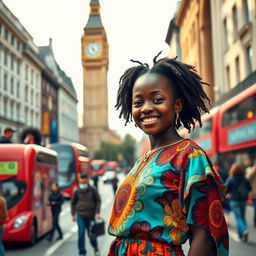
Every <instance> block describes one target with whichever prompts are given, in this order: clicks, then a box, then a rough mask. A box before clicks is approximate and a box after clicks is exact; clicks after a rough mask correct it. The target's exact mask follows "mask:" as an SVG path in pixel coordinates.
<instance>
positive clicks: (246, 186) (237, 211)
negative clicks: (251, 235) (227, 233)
mask: <svg viewBox="0 0 256 256" xmlns="http://www.w3.org/2000/svg"><path fill="white" fill-rule="evenodd" d="M229 175H230V176H229V178H228V179H227V182H226V184H227V189H228V192H229V193H230V202H229V203H230V207H231V210H232V212H233V213H234V215H235V220H236V226H237V231H238V237H239V239H240V240H241V241H242V242H247V240H248V229H247V222H246V218H245V216H246V214H245V213H246V201H247V199H248V195H249V191H250V190H251V185H250V182H249V181H248V180H247V179H246V177H245V169H244V168H243V167H242V165H240V164H238V163H234V164H232V166H231V168H230V170H229Z"/></svg>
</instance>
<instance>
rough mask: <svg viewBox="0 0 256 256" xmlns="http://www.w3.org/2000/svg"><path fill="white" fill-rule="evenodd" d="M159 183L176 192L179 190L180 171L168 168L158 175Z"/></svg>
mask: <svg viewBox="0 0 256 256" xmlns="http://www.w3.org/2000/svg"><path fill="white" fill-rule="evenodd" d="M160 180H161V183H162V184H163V185H164V186H165V187H166V188H168V189H169V190H172V191H173V192H175V193H178V191H179V185H180V173H178V172H175V171H172V170H168V171H164V172H162V175H161V177H160Z"/></svg>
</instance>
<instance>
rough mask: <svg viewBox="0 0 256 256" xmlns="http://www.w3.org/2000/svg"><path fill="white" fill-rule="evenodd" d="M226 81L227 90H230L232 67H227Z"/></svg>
mask: <svg viewBox="0 0 256 256" xmlns="http://www.w3.org/2000/svg"><path fill="white" fill-rule="evenodd" d="M226 81H227V87H226V88H227V89H229V88H230V67H229V66H227V67H226Z"/></svg>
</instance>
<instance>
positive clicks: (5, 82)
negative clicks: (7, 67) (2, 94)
mask: <svg viewBox="0 0 256 256" xmlns="http://www.w3.org/2000/svg"><path fill="white" fill-rule="evenodd" d="M7 80H8V78H7V74H4V89H5V90H6V91H7V83H8V81H7Z"/></svg>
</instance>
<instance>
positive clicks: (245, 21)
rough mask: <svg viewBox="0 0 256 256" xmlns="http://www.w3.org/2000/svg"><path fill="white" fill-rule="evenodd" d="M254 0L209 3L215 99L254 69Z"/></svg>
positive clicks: (255, 40) (255, 9) (255, 16)
mask: <svg viewBox="0 0 256 256" xmlns="http://www.w3.org/2000/svg"><path fill="white" fill-rule="evenodd" d="M255 14H256V2H255V0H229V1H222V0H216V1H212V2H211V17H212V35H213V39H214V40H213V41H212V42H213V58H214V80H215V84H216V89H217V90H216V91H215V93H216V99H217V100H218V99H220V98H221V97H222V96H223V95H224V94H226V93H228V92H229V91H230V90H232V89H233V88H235V87H236V86H237V85H238V84H239V83H240V82H241V81H243V80H245V79H246V78H247V77H248V76H250V75H251V74H252V73H253V72H255V70H256V57H255V53H256V15H255Z"/></svg>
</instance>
